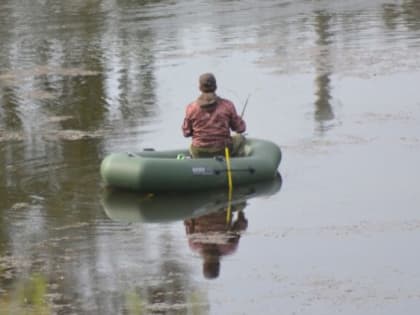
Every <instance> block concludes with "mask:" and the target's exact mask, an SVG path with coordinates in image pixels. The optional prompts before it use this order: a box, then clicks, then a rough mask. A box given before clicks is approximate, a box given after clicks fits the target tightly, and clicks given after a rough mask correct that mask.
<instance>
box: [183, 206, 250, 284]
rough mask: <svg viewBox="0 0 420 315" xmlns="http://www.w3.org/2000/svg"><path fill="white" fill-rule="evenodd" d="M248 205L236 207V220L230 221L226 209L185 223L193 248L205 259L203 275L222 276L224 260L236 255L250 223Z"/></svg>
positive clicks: (208, 277) (208, 276)
mask: <svg viewBox="0 0 420 315" xmlns="http://www.w3.org/2000/svg"><path fill="white" fill-rule="evenodd" d="M245 206H246V203H245V202H243V203H241V204H237V205H235V206H233V207H232V212H233V211H235V210H236V211H237V215H236V219H233V220H232V221H231V222H229V223H227V222H226V210H223V211H217V212H215V213H212V214H208V215H204V216H202V217H199V218H193V219H188V220H185V221H184V224H185V229H186V233H187V235H188V242H189V245H190V248H191V249H192V250H194V251H197V252H198V253H199V254H200V255H201V257H202V258H203V275H204V277H205V278H207V279H214V278H217V277H218V276H219V273H220V258H221V256H226V255H230V254H232V253H234V252H235V251H236V249H237V247H238V244H239V239H240V237H241V234H240V232H241V231H244V230H246V228H247V227H248V221H247V219H246V218H245V215H244V212H243V209H244V208H245Z"/></svg>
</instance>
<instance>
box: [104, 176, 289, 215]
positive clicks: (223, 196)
mask: <svg viewBox="0 0 420 315" xmlns="http://www.w3.org/2000/svg"><path fill="white" fill-rule="evenodd" d="M281 183H282V180H281V176H280V175H279V174H277V175H276V176H275V178H274V179H272V180H269V181H263V182H258V183H255V184H252V185H244V186H238V187H236V188H234V190H233V194H232V199H231V201H230V204H231V205H233V206H234V205H235V204H238V203H241V202H244V201H246V200H248V199H250V198H254V197H258V196H270V195H273V194H275V193H276V192H278V191H279V190H280V187H281ZM102 204H103V207H104V210H105V213H106V214H107V216H108V217H109V218H110V219H111V220H113V221H119V222H127V223H128V222H165V221H166V222H167V221H178V220H184V219H187V218H192V217H199V216H202V215H205V214H208V213H212V212H215V211H218V210H220V209H222V208H226V207H227V206H228V205H229V200H228V192H227V189H224V190H220V189H219V190H210V191H206V192H194V193H192V192H190V193H177V194H175V193H173V194H168V193H162V194H157V195H151V194H139V193H135V192H130V191H119V190H107V191H106V192H105V193H104V195H103V198H102Z"/></svg>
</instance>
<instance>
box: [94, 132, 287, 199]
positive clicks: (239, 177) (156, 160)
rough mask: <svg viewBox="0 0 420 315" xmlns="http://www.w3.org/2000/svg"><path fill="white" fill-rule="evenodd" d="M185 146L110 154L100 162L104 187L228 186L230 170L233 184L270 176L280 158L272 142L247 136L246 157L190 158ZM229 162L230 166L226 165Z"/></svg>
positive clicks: (188, 188) (171, 188)
mask: <svg viewBox="0 0 420 315" xmlns="http://www.w3.org/2000/svg"><path fill="white" fill-rule="evenodd" d="M188 155H189V152H188V149H182V150H168V151H154V150H145V151H142V152H140V153H129V152H127V153H112V154H110V155H108V156H106V157H105V159H104V160H103V161H102V163H101V176H102V179H103V181H104V182H105V184H106V185H107V186H110V187H117V188H123V189H129V190H136V191H143V192H152V193H154V192H163V191H198V190H207V189H214V188H222V187H226V188H227V187H228V172H229V171H230V174H231V178H232V183H233V187H236V186H239V185H245V184H252V183H256V182H259V181H264V180H269V179H273V178H274V177H275V176H276V174H277V168H278V166H279V164H280V160H281V151H280V148H279V147H278V146H277V145H276V144H275V143H273V142H271V141H267V140H260V139H252V138H250V139H247V140H246V143H245V156H243V157H233V158H230V163H226V159H225V157H224V156H217V157H214V158H200V159H190V158H185V157H188ZM229 164H230V167H229Z"/></svg>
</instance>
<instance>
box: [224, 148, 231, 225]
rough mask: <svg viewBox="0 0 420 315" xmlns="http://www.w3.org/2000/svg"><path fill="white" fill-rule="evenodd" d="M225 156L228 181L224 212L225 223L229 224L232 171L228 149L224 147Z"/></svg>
mask: <svg viewBox="0 0 420 315" xmlns="http://www.w3.org/2000/svg"><path fill="white" fill-rule="evenodd" d="M225 156H226V169H227V172H226V173H227V179H228V207H227V211H226V222H227V223H228V224H229V223H230V220H231V217H232V213H231V212H232V192H233V183H232V169H231V167H230V157H229V148H228V146H225Z"/></svg>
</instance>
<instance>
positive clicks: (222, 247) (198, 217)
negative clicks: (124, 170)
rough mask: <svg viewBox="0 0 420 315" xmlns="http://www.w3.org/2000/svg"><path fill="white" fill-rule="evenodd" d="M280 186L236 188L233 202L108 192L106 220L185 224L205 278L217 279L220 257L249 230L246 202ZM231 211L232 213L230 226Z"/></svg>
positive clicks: (200, 195)
mask: <svg viewBox="0 0 420 315" xmlns="http://www.w3.org/2000/svg"><path fill="white" fill-rule="evenodd" d="M281 184H282V179H281V176H280V175H278V176H276V178H275V179H274V180H272V181H267V182H260V183H256V184H253V185H246V186H239V187H236V188H235V189H234V192H233V196H232V200H231V201H229V200H228V193H227V191H226V190H214V191H206V192H195V193H183V194H161V195H151V194H142V195H139V194H136V193H134V192H127V191H113V190H109V191H106V192H105V193H104V195H103V198H102V204H103V208H104V211H105V213H106V214H107V216H108V217H109V218H110V219H111V220H114V221H118V222H125V223H131V222H149V223H150V222H154V223H156V222H170V221H182V220H183V221H184V225H185V229H186V233H187V236H188V243H189V245H190V247H191V249H192V250H194V251H197V252H198V253H199V254H200V256H201V257H202V259H203V274H204V276H205V277H206V278H216V277H218V275H219V269H220V259H221V257H222V256H225V255H229V254H232V253H234V252H235V250H236V248H237V247H238V244H239V239H240V237H241V232H242V231H244V230H245V229H246V228H247V224H248V222H247V219H246V218H245V212H244V210H245V208H246V205H247V200H248V199H250V198H255V197H261V196H271V195H273V194H275V193H277V192H278V191H279V190H280V188H281ZM229 207H230V208H229ZM228 209H230V211H232V213H233V216H231V219H230V221H229V222H228V221H227V218H228V217H230V216H228V215H227V211H228Z"/></svg>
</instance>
